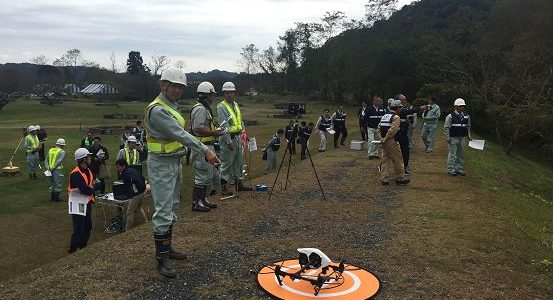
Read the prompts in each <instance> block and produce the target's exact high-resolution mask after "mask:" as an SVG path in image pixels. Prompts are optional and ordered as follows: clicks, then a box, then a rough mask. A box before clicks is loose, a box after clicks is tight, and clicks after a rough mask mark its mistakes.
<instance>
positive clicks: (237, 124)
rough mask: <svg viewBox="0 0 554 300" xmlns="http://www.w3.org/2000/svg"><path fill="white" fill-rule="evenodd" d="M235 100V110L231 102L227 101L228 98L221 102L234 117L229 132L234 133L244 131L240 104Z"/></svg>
mask: <svg viewBox="0 0 554 300" xmlns="http://www.w3.org/2000/svg"><path fill="white" fill-rule="evenodd" d="M234 102H235V103H234V104H235V110H233V109H232V108H231V106H230V105H229V102H227V101H226V100H223V101H221V104H223V106H225V109H227V112H228V113H229V115H230V116H231V118H233V119H232V121H233V125H231V126H230V127H229V132H230V133H233V134H235V133H241V132H242V115H241V113H240V109H239V105H238V104H237V102H236V101H234ZM235 111H236V112H237V113H236V114H235Z"/></svg>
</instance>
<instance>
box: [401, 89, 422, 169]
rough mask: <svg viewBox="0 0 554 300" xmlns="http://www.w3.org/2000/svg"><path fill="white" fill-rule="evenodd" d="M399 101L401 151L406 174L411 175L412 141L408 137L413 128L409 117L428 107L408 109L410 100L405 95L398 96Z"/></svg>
mask: <svg viewBox="0 0 554 300" xmlns="http://www.w3.org/2000/svg"><path fill="white" fill-rule="evenodd" d="M396 98H397V100H400V103H401V105H402V106H401V108H400V113H399V114H398V116H399V117H400V131H399V136H398V142H399V143H400V150H401V152H402V161H403V162H404V172H405V173H406V174H410V172H409V163H410V139H409V137H408V131H409V128H410V126H411V124H410V120H409V116H411V115H413V114H417V113H418V112H419V110H420V109H425V108H427V106H426V105H423V106H421V107H416V108H413V107H412V108H410V107H408V98H406V96H404V95H403V94H398V96H396Z"/></svg>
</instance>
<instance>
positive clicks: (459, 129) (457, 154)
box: [444, 98, 471, 176]
mask: <svg viewBox="0 0 554 300" xmlns="http://www.w3.org/2000/svg"><path fill="white" fill-rule="evenodd" d="M465 107H466V103H465V101H464V99H462V98H458V99H456V100H455V101H454V112H452V113H451V114H449V115H448V116H446V119H445V120H444V134H445V135H446V142H447V143H448V163H447V167H448V175H449V176H458V175H460V176H465V175H466V174H465V172H464V137H466V136H467V138H468V140H470V141H471V137H470V128H471V121H470V119H469V115H468V114H467V113H465Z"/></svg>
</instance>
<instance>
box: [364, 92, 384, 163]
mask: <svg viewBox="0 0 554 300" xmlns="http://www.w3.org/2000/svg"><path fill="white" fill-rule="evenodd" d="M372 102H373V103H372V104H373V105H371V106H368V108H367V109H366V114H365V117H366V124H367V145H368V146H367V157H368V158H369V159H378V158H379V144H376V143H372V142H373V141H378V140H380V139H381V134H380V133H379V129H378V128H377V127H378V126H379V121H380V120H381V117H383V116H384V115H385V114H386V110H385V109H384V108H383V99H382V98H381V97H379V96H373V101H372Z"/></svg>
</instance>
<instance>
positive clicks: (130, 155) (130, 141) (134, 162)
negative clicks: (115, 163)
mask: <svg viewBox="0 0 554 300" xmlns="http://www.w3.org/2000/svg"><path fill="white" fill-rule="evenodd" d="M126 144H127V146H126V147H125V148H123V149H121V150H119V152H117V156H116V160H120V159H124V160H125V161H126V162H127V165H129V166H140V164H141V161H140V153H139V151H138V150H137V138H136V137H135V136H132V135H131V136H129V137H128V138H127V143H126ZM135 169H137V171H139V172H140V173H142V168H140V167H135Z"/></svg>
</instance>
